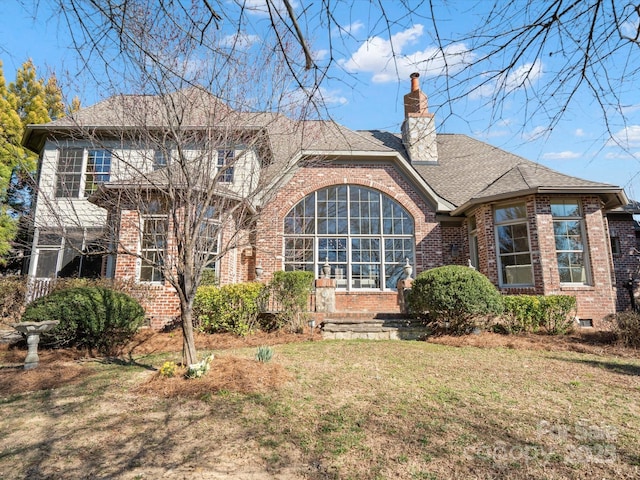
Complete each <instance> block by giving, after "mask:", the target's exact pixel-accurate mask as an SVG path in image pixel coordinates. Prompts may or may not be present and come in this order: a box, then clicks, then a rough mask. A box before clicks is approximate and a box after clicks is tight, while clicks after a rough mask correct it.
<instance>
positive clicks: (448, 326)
mask: <svg viewBox="0 0 640 480" xmlns="http://www.w3.org/2000/svg"><path fill="white" fill-rule="evenodd" d="M407 304H408V308H409V312H410V313H412V314H413V315H415V316H417V317H419V318H424V319H425V320H426V321H427V322H428V323H430V324H432V325H433V326H434V327H435V328H436V330H440V331H446V332H448V333H456V334H462V333H468V332H469V331H471V330H472V329H473V328H475V327H481V326H484V324H485V323H486V317H487V316H491V315H497V314H499V313H501V312H502V296H501V295H500V293H499V292H498V290H497V289H496V287H495V286H494V285H493V284H492V283H491V282H490V281H489V279H488V278H487V277H485V276H484V275H482V274H481V273H480V272H477V271H476V270H474V269H473V268H469V267H464V266H459V265H447V266H444V267H438V268H433V269H431V270H427V271H424V272H422V273H420V274H419V275H418V276H417V277H416V279H415V280H414V282H413V286H412V287H411V290H410V291H409V293H408V295H407ZM482 317H485V318H482Z"/></svg>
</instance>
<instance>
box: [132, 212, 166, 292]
mask: <svg viewBox="0 0 640 480" xmlns="http://www.w3.org/2000/svg"><path fill="white" fill-rule="evenodd" d="M141 223H142V238H141V242H140V257H141V258H140V260H141V262H140V270H139V276H138V279H139V280H140V281H141V282H158V283H161V282H163V281H164V275H163V273H162V270H163V265H164V262H165V256H166V252H167V235H168V230H169V229H168V218H167V216H166V215H144V216H143V217H142V219H141Z"/></svg>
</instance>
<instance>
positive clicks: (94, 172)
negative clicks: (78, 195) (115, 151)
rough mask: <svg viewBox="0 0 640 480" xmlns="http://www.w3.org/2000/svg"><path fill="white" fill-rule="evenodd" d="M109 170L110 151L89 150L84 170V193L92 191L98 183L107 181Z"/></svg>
mask: <svg viewBox="0 0 640 480" xmlns="http://www.w3.org/2000/svg"><path fill="white" fill-rule="evenodd" d="M110 172H111V152H110V151H109V150H89V153H88V156H87V168H86V171H85V186H84V194H85V196H86V197H88V196H89V195H91V194H92V193H94V192H95V191H96V190H97V189H98V186H99V185H102V184H103V183H105V182H108V181H109V173H110Z"/></svg>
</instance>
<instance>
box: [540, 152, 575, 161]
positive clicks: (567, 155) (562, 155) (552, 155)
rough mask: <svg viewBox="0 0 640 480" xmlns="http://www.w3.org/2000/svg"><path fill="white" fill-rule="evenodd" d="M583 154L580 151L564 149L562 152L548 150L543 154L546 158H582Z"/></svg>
mask: <svg viewBox="0 0 640 480" xmlns="http://www.w3.org/2000/svg"><path fill="white" fill-rule="evenodd" d="M581 156H582V155H581V154H579V153H578V152H572V151H571V150H564V151H562V152H548V153H545V154H544V155H542V158H544V159H545V160H573V159H574V158H580V157H581Z"/></svg>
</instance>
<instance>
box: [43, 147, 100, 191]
mask: <svg viewBox="0 0 640 480" xmlns="http://www.w3.org/2000/svg"><path fill="white" fill-rule="evenodd" d="M110 173H111V152H110V151H109V150H86V149H84V148H61V149H60V150H59V152H58V174H57V177H56V197H58V198H65V197H68V198H85V197H88V196H89V195H91V194H92V193H94V192H95V191H96V190H97V189H98V186H99V185H100V184H102V183H105V182H108V181H109V176H110Z"/></svg>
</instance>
